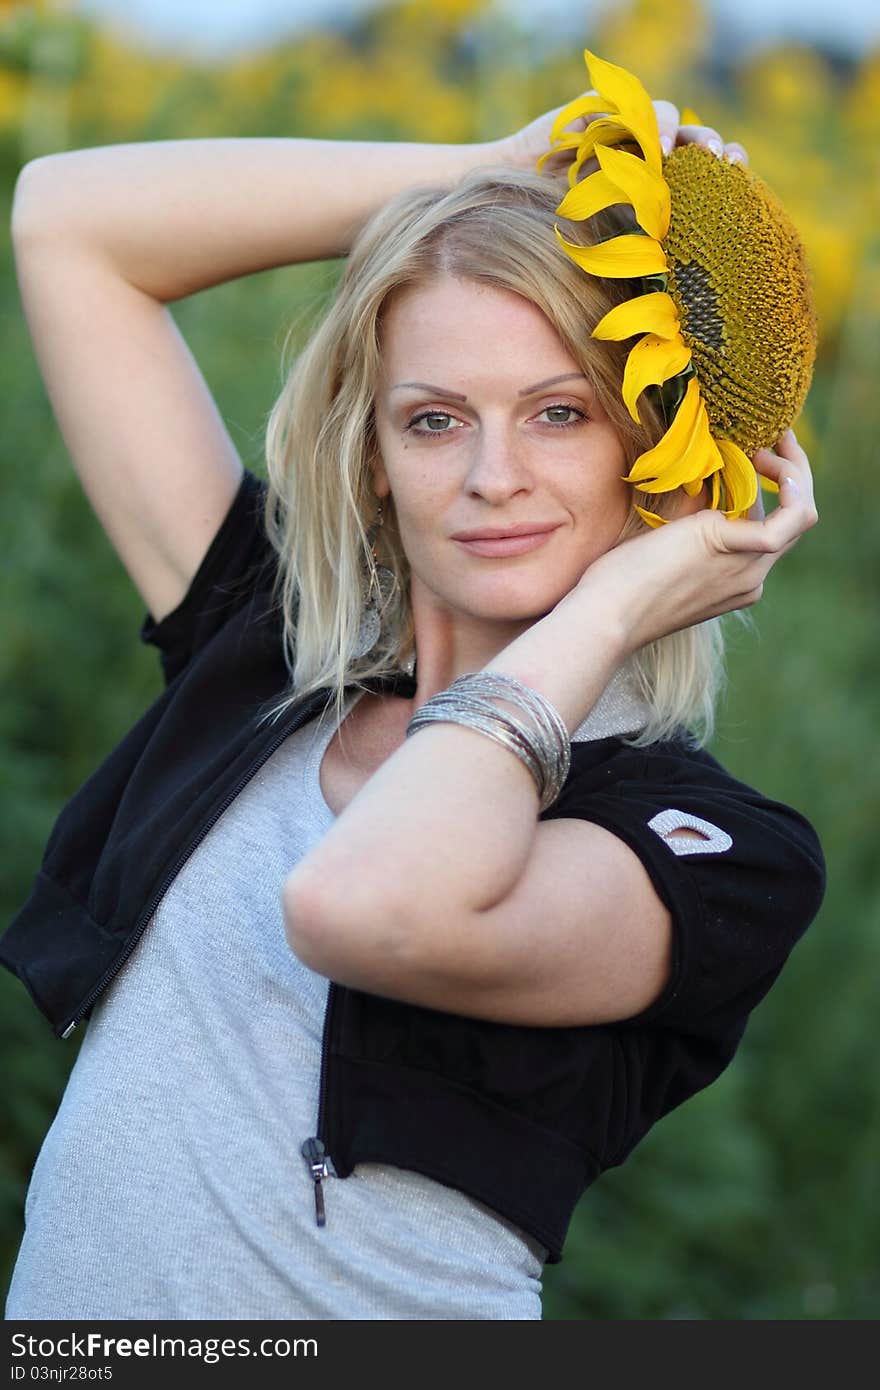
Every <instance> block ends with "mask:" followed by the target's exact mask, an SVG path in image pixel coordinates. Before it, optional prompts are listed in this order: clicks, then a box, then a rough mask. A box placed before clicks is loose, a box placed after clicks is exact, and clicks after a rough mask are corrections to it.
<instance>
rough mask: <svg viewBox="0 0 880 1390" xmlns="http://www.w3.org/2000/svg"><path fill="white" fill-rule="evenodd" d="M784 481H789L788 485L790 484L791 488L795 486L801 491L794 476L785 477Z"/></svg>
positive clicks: (796, 490) (795, 488)
mask: <svg viewBox="0 0 880 1390" xmlns="http://www.w3.org/2000/svg"><path fill="white" fill-rule="evenodd" d="M782 481H783V482H784V483H787V484H788V486H789V487H790V488H793V489H794V491H795V492H800V488H799V487H798V485H797V483H796V482H795V480H794V478H783V480H782Z"/></svg>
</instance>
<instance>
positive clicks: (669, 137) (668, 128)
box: [654, 101, 681, 154]
mask: <svg viewBox="0 0 880 1390" xmlns="http://www.w3.org/2000/svg"><path fill="white" fill-rule="evenodd" d="M654 110H655V111H656V113H657V130H658V132H659V134H660V147H661V149H662V150H663V153H664V154H669V152H670V150H671V149H672V147H673V145H674V144H675V137H676V135H677V134H678V123H679V121H680V119H681V116H680V114H679V110H678V107H677V106H674V105H673V103H672V102H671V101H655V102H654Z"/></svg>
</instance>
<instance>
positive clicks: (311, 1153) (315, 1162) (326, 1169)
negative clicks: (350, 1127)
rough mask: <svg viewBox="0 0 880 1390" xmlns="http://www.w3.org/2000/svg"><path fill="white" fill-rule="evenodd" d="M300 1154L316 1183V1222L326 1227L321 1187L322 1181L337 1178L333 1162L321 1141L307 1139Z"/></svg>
mask: <svg viewBox="0 0 880 1390" xmlns="http://www.w3.org/2000/svg"><path fill="white" fill-rule="evenodd" d="M300 1153H301V1154H302V1156H303V1158H304V1159H305V1161H306V1163H307V1164H308V1165H309V1171H310V1172H311V1175H312V1177H313V1179H314V1182H315V1220H316V1221H317V1223H318V1225H319V1226H324V1225H326V1222H327V1218H326V1216H325V1214H324V1189H323V1188H322V1186H321V1179H322V1178H335V1177H336V1170H335V1168H334V1167H333V1160H332V1159H331V1157H330V1155H329V1154H328V1153H327V1151H326V1150H325V1148H324V1145H323V1144H322V1143H321V1140H320V1139H306V1140H305V1141H304V1142H303V1145H302V1148H301V1149H300Z"/></svg>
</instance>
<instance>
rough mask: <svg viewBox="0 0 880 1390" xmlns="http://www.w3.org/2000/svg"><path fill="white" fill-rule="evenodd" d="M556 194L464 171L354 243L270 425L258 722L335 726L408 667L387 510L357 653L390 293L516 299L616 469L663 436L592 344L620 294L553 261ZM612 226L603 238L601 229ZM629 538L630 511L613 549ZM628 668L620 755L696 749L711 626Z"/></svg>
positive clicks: (719, 641) (412, 198) (720, 666)
mask: <svg viewBox="0 0 880 1390" xmlns="http://www.w3.org/2000/svg"><path fill="white" fill-rule="evenodd" d="M563 191H564V189H563V188H561V187H560V184H559V181H558V180H556V179H551V178H548V177H547V176H546V175H544V176H542V175H537V174H531V173H528V172H520V171H515V170H510V169H507V168H504V169H487V170H480V171H478V172H474V173H472V174H470V175H468V176H467V177H466V178H465V179H463V180H462V181H461V182H460V183H459V184H457V185H456V186H455V187H454V188H452V189H442V188H433V187H426V188H420V189H411V190H408V191H406V192H405V193H402V194H400V195H399V196H398V197H396V198H395V199H393V200H392V201H390V202H389V203H388V204H387V205H386V206H385V207H384V208H383V209H382V211H381V212H379V213H378V214H377V215H376V216H375V217H374V218H373V219H372V220H371V221H370V222H369V224H368V225H367V226H366V227H365V228H364V229H363V231H362V232H361V234H360V236H359V237H358V238H357V241H356V243H355V245H354V247H353V248H352V251H351V254H350V256H349V258H348V263H347V265H346V267H345V272H344V274H343V276H342V279H341V282H340V284H339V287H338V290H337V293H336V295H335V298H334V300H333V302H332V304H331V305H330V307H329V310H328V312H327V313H326V315H325V317H324V319H323V321H322V322H321V324H320V325H319V327H318V329H317V331H316V332H315V333H314V334H313V336H312V337H311V339H310V341H309V342H308V344H307V346H306V347H305V349H304V350H303V351H302V353H301V354H300V355H299V357H298V359H297V361H296V362H295V364H294V366H293V368H292V370H291V372H290V374H289V376H288V378H287V381H286V384H285V385H284V388H283V390H282V392H281V395H280V396H279V398H278V400H277V401H276V403H275V405H274V407H273V408H272V411H271V413H270V416H269V420H268V426H267V432H266V462H267V469H268V476H269V487H268V491H267V495H266V503H265V514H264V520H265V526H266V531H267V533H268V535H269V538H270V540H271V543H272V546H273V548H274V549H275V551H276V552H277V554H278V571H277V575H276V580H275V587H274V589H273V599H274V601H275V602H276V603H279V602H280V605H281V609H282V613H283V632H284V635H283V641H284V659H285V664H286V666H287V668H288V670H289V672H290V675H291V687H290V689H288V690H287V691H286V692H285V694H284V696H283V698H282V699H281V700H280V701H279V702H277V703H276V704H275V705H274V706H272V708H271V709H270V710H269V711H268V713H267V714H266V715H264V716H263V717H264V718H271V719H272V720H273V721H274V720H275V719H277V718H278V717H280V715H281V714H282V713H283V711H284V710H285V709H286V708H288V706H289V705H290V704H291V703H293V702H294V701H296V700H299V699H301V698H302V697H303V696H305V695H308V694H310V693H314V692H316V691H317V690H319V689H322V688H328V689H329V690H330V691H331V692H333V694H334V695H335V710H336V720H337V723H338V722H339V719H340V718H341V715H342V710H343V705H344V702H345V696H346V686H348V687H351V686H355V687H356V688H363V683H364V682H365V681H367V680H369V679H371V678H374V677H376V676H387V675H389V674H390V673H391V672H393V671H395V670H399V669H400V667H401V666H402V665H404V663H405V662H406V661H407V660H409V659H410V658H412V656H413V655H414V652H415V648H414V631H413V622H412V613H411V610H410V605H409V600H408V588H409V564H408V561H407V558H406V555H405V553H404V550H403V546H402V544H401V541H400V535H399V532H398V529H397V525H396V519H395V516H394V508H393V497H389V498H388V499H387V503H386V512H387V515H386V519H385V522H384V525H383V527H382V531H381V545H382V552H383V553H382V554H381V556H380V557H379V558H380V562H381V563H382V564H384V565H387V566H388V567H389V568H390V569H391V570H392V571H393V573H394V575H395V578H396V580H397V583H396V585H395V587H394V591H393V593H392V594H391V596H390V597H389V598H388V599H387V600H382V599H381V597H380V598H379V600H378V601H379V604H380V616H381V631H380V636H379V640H378V641H377V643H376V645H375V646H374V648H373V649H372V650H371V651H370V652H368V653H366V654H365V655H363V656H361V657H358V656H356V654H355V651H356V644H357V637H358V630H359V625H360V618H361V610H362V606H363V603H364V600H365V592H366V589H367V586H368V584H369V585H370V586H371V591H372V592H375V593H376V594H377V595H378V594H379V590H378V583H377V580H376V573H375V563H374V560H373V557H372V554H371V549H370V544H369V540H368V536H367V527H368V526H369V524H370V522H371V520H372V518H373V515H374V512H375V508H376V498H375V494H374V493H373V490H372V486H371V483H372V471H371V461H372V460H373V459H374V458H375V457H376V456H377V453H378V443H377V438H376V428H375V419H374V400H375V395H376V391H377V388H378V383H379V380H380V373H381V355H380V328H381V318H382V312H383V308H384V307H385V306H386V305H387V303H388V301H389V298H390V296H391V295H392V294H393V293H394V292H395V291H397V290H400V289H403V288H404V287H410V286H413V285H419V284H425V283H427V282H429V281H431V280H432V279H434V278H435V277H437V276H438V275H442V274H454V275H455V276H457V277H458V278H460V279H464V280H472V281H474V282H477V283H482V284H490V285H493V286H495V287H497V288H501V289H506V290H510V291H512V292H514V293H516V294H519V295H521V296H523V297H524V298H526V299H528V300H530V301H532V302H533V303H534V304H535V305H537V307H538V308H540V309H541V310H542V312H543V313H544V314H545V315H546V317H547V319H548V320H549V321H550V323H551V324H552V325H553V327H554V328H555V329H556V331H557V333H558V334H559V337H560V339H561V340H562V342H563V343H564V344H565V346H566V348H567V349H568V351H569V352H570V353H571V355H572V357H573V358H574V359H575V361H576V362H577V363H578V365H579V367H580V368H581V370H582V371H583V372H584V373H585V374H586V375H587V377H589V378H590V379H591V381H592V383H593V386H594V388H595V390H596V391H597V394H598V397H599V400H600V401H601V403H602V405H603V406H604V408H605V410H606V411H607V413H608V415H609V417H610V419H611V421H612V423H613V424H614V426H615V427H616V429H617V432H618V434H619V437H620V439H621V441H622V444H623V446H624V450H625V454H626V458H627V463H628V466H629V465H631V463H632V462H633V460H635V458H636V457H637V456H638V455H639V454H640V453H641V452H643V451H644V450H645V449H646V448H649V447H651V446H652V445H653V444H654V443H656V442H657V441H658V440H659V438H660V437H661V435H662V434H663V432H664V429H665V425H664V422H663V420H662V418H661V417H660V415H659V413H658V412H657V411H655V410H654V409H653V408H652V407H651V406H650V405H646V406H645V408H644V409H642V407H641V406H640V413H641V414H642V417H643V422H644V423H643V425H642V426H638V425H636V424H635V422H634V421H633V420H632V419H631V417H630V415H629V413H628V411H627V410H626V407H625V406H624V404H623V401H622V399H621V383H622V379H623V368H624V363H625V359H626V345H625V344H620V343H608V342H599V341H598V340H596V339H593V338H591V337H590V332H591V329H592V327H593V326H594V325H595V324H596V323H597V322H598V320H599V319H600V318H601V317H602V315H603V314H605V313H606V312H607V310H608V309H609V308H610V307H611V305H612V304H615V303H619V302H620V301H621V300H623V299H625V298H628V293H627V287H626V286H625V285H623V286H621V284H620V283H619V282H615V281H608V280H600V279H598V278H597V277H595V276H587V275H584V274H583V273H582V272H581V271H580V270H579V269H578V268H577V267H576V266H575V265H574V264H573V262H572V261H571V259H570V258H569V257H568V256H567V255H565V253H564V252H563V251H562V250H561V248H560V247H559V246H558V244H557V242H556V238H555V236H554V235H553V224H554V222H559V223H560V230H562V231H563V232H564V234H565V236H566V237H568V238H569V239H570V240H573V241H575V240H578V239H580V240H581V241H582V242H584V241H586V240H587V239H588V237H589V233H588V232H587V231H585V226H586V224H584V223H580V222H566V221H564V220H563V219H559V218H558V217H557V216H556V214H555V208H556V206H557V204H558V203H559V201H560V198H561V196H562V192H563ZM606 216H608V215H606ZM617 216H618V215H617V214H614V221H613V222H612V221H611V220H610V219H609V220H608V222H607V224H606V226H605V227H603V228H602V229H601V231H602V232H604V231H605V230H609V229H610V230H613V229H614V226H615V225H616V224H617ZM642 400H643V402H644V400H645V398H644V397H643V398H642ZM677 499H678V494H677V493H664V494H660V495H659V496H658V495H652V496H647V495H645V494H642V493H641V492H640V491H639V490H638V489H636V488H633V501H634V502H639V503H640V504H641V505H643V506H646V507H648V508H649V509H650V510H652V511H655V512H657V513H659V514H660V515H665V516H671V515H673V514H674V511H675V507H676V503H677ZM645 529H646V524H645V522H643V521H642V519H641V518H640V517H639V515H638V513H637V512H635V511H631V512H630V514H629V517H628V519H627V521H626V523H625V525H624V527H623V529H622V531H621V533H620V536H619V537H618V540H617V542H616V544H620V543H621V542H622V541H625V540H626V539H627V538H628V537H630V536H632V535H634V534H637V533H639V532H641V531H643V530H645ZM372 586H375V587H374V588H373V587H372ZM628 666H629V669H630V672H631V674H632V676H633V677H634V679H635V682H636V686H637V689H638V690H639V692H640V693H641V695H642V696H643V697H644V699H645V700H646V702H647V704H648V706H649V710H650V714H649V718H648V720H647V722H646V726H645V727H644V728H643V730H642V731H641V733H640V734H639V735H637V736H635V737H633V738H630V739H628V740H627V741H628V742H629V743H631V744H632V745H633V746H636V747H641V746H645V745H647V744H649V743H653V742H655V741H657V740H660V739H663V738H667V737H669V736H671V735H672V734H677V735H679V736H681V735H682V734H684V736H686V737H688V738H689V739H690V740H691V741H692V742H694V743H697V744H703V743H706V742H707V741H708V740H709V738H710V737H711V735H712V732H713V728H714V713H715V704H716V699H717V696H718V694H719V692H720V690H721V688H722V686H723V683H724V638H723V632H722V628H721V625H720V620H719V619H718V618H712V619H710V620H708V621H707V622H704V623H700V624H698V625H696V626H694V627H689V628H685V629H684V630H682V631H680V632H674V633H671V634H670V635H669V636H666V637H662V638H660V639H658V640H657V641H655V642H651V643H649V644H648V645H647V646H645V647H642V648H641V649H640V650H639V651H637V652H636V653H634V654H633V655H632V656H631V657H630V658H629V662H628Z"/></svg>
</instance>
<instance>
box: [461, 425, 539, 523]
mask: <svg viewBox="0 0 880 1390" xmlns="http://www.w3.org/2000/svg"><path fill="white" fill-rule="evenodd" d="M533 485H534V483H533V478H532V474H531V470H530V468H529V464H528V459H527V457H526V448H525V445H524V443H523V441H522V440H521V439H520V438H519V435H518V433H517V431H516V429H515V428H512V427H511V426H509V425H505V424H503V423H501V422H500V421H499V422H497V423H494V424H493V423H492V422H485V421H484V422H483V424H482V425H481V427H480V429H479V430H476V431H475V432H474V442H473V446H472V451H471V454H470V458H469V461H468V470H467V476H466V477H465V482H464V487H465V491H466V492H468V493H469V494H470V495H471V496H477V497H483V498H485V500H486V501H487V502H491V503H492V504H493V505H494V506H498V505H499V504H503V503H504V502H506V500H507V499H508V497H512V496H513V495H514V494H515V493H517V492H523V491H525V492H530V491H531V489H532V487H533Z"/></svg>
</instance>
